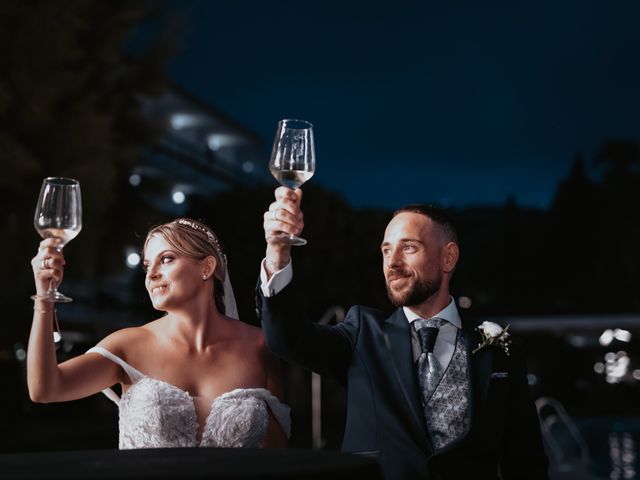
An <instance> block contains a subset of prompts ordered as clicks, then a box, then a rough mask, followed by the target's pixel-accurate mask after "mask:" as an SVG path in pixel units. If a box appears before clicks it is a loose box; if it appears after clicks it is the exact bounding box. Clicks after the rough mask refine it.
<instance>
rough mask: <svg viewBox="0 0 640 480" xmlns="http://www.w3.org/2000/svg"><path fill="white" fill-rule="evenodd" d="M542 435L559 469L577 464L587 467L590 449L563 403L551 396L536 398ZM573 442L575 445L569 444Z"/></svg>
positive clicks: (573, 466)
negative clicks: (568, 443)
mask: <svg viewBox="0 0 640 480" xmlns="http://www.w3.org/2000/svg"><path fill="white" fill-rule="evenodd" d="M536 409H537V410H538V416H539V417H540V429H541V431H542V436H543V438H544V440H545V442H546V444H547V446H548V447H549V449H550V450H551V452H550V453H551V454H552V455H553V457H554V460H555V462H556V463H557V467H558V469H559V470H567V469H571V470H573V469H575V467H576V464H578V465H579V466H581V467H584V468H586V467H587V464H588V463H589V449H588V447H587V443H586V442H585V440H584V438H583V437H582V435H581V434H580V431H579V430H578V427H576V425H575V423H574V422H573V420H571V417H570V416H569V414H568V413H567V411H566V410H565V408H564V407H563V406H562V404H561V403H560V402H559V401H558V400H556V399H555V398H551V397H541V398H538V399H537V400H536ZM567 440H569V442H573V447H574V448H571V445H567Z"/></svg>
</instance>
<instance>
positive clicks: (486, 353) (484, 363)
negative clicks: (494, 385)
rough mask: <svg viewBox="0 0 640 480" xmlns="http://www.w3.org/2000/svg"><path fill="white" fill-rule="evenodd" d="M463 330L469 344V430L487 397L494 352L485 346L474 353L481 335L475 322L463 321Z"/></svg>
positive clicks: (466, 342)
mask: <svg viewBox="0 0 640 480" xmlns="http://www.w3.org/2000/svg"><path fill="white" fill-rule="evenodd" d="M462 330H463V333H464V336H465V344H466V346H467V363H468V366H469V369H468V371H469V415H470V424H469V431H471V429H472V428H473V425H474V423H475V422H476V419H477V415H478V413H479V412H480V411H481V410H482V407H483V406H484V403H485V400H486V399H487V393H488V391H489V380H490V379H491V369H492V368H493V352H492V349H491V348H483V349H482V350H479V351H477V352H476V353H473V350H475V349H476V348H477V347H478V345H479V343H480V335H479V333H478V332H477V331H476V330H475V324H474V323H473V322H470V321H466V322H463V325H462Z"/></svg>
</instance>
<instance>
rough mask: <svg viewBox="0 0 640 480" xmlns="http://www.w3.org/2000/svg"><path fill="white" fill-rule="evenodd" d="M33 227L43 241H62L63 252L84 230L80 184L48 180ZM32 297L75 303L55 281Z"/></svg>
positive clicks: (42, 190) (44, 185) (72, 181)
mask: <svg viewBox="0 0 640 480" xmlns="http://www.w3.org/2000/svg"><path fill="white" fill-rule="evenodd" d="M33 225H34V227H35V229H36V231H37V232H38V233H39V234H40V236H41V237H42V238H58V239H60V243H59V244H58V248H59V249H60V250H62V248H63V247H64V246H65V245H66V244H67V243H69V242H70V241H71V240H73V239H74V238H75V237H76V235H78V234H79V233H80V230H82V198H81V196H80V182H78V181H77V180H74V179H72V178H64V177H49V178H45V179H44V180H43V181H42V187H41V188H40V196H39V197H38V204H37V205H36V213H35V216H34V219H33ZM31 298H32V299H33V300H46V301H49V302H60V303H66V302H71V301H72V299H71V298H69V297H67V296H66V295H64V294H62V293H60V292H59V291H58V286H57V285H56V284H55V282H54V281H53V280H52V281H51V283H50V284H49V290H48V291H47V292H46V293H45V294H43V295H33V296H32V297H31Z"/></svg>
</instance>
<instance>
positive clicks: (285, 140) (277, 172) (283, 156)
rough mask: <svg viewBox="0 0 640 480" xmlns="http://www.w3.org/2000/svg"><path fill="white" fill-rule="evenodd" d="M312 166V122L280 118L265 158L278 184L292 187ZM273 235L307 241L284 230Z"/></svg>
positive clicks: (295, 241)
mask: <svg viewBox="0 0 640 480" xmlns="http://www.w3.org/2000/svg"><path fill="white" fill-rule="evenodd" d="M315 169H316V153H315V145H314V139H313V125H312V124H311V123H309V122H307V121H305V120H296V119H285V120H280V122H278V129H277V130H276V138H275V140H274V142H273V150H272V151H271V161H270V162H269V171H270V172H271V174H272V175H273V176H274V177H275V178H276V180H278V181H279V182H280V184H281V185H284V186H285V187H287V188H290V189H292V190H295V189H296V188H299V187H300V186H301V185H302V184H303V183H305V182H306V181H307V180H309V179H310V178H311V177H312V176H313V174H314V172H315ZM274 237H275V238H276V239H277V240H278V241H279V242H281V243H286V244H289V245H305V244H306V243H307V241H306V240H305V239H304V238H300V237H298V236H296V235H291V234H288V233H285V232H280V233H277V234H276V235H275V236H274Z"/></svg>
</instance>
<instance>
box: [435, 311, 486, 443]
mask: <svg viewBox="0 0 640 480" xmlns="http://www.w3.org/2000/svg"><path fill="white" fill-rule="evenodd" d="M460 334H461V335H462V339H463V342H464V345H465V347H466V349H467V372H468V382H469V384H468V385H469V388H468V391H467V401H468V405H469V429H468V430H467V432H466V433H465V434H464V435H462V436H461V437H460V438H457V439H456V440H454V441H452V442H451V443H449V444H448V445H446V446H445V447H443V448H441V449H439V450H437V451H436V452H434V454H436V455H440V454H443V453H446V452H448V451H449V450H452V449H455V448H457V447H458V446H459V445H460V444H462V443H463V442H464V441H465V440H466V439H467V438H468V437H469V434H470V433H471V431H472V429H473V427H474V424H475V423H476V421H477V416H478V415H479V413H480V412H481V411H482V406H483V405H484V403H485V400H486V398H487V392H488V390H489V380H490V379H491V369H492V368H493V354H492V352H491V349H488V348H484V349H482V350H479V351H478V352H476V353H473V350H475V349H476V347H477V346H478V344H479V342H480V335H479V334H478V333H477V332H476V331H475V324H474V323H473V322H469V321H466V322H465V321H463V322H462V331H461V332H460Z"/></svg>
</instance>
